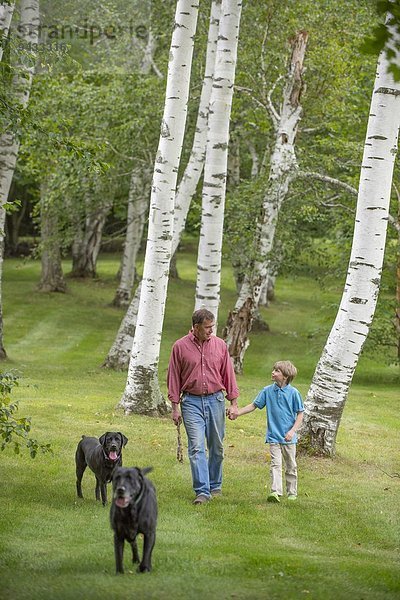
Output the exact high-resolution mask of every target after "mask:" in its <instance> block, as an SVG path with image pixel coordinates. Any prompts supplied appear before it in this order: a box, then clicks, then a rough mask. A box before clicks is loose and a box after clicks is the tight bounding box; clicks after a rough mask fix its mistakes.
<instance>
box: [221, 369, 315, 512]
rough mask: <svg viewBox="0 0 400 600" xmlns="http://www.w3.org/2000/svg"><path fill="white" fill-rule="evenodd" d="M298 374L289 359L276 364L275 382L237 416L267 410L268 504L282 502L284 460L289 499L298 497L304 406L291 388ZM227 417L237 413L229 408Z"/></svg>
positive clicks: (273, 376) (297, 394) (296, 391)
mask: <svg viewBox="0 0 400 600" xmlns="http://www.w3.org/2000/svg"><path fill="white" fill-rule="evenodd" d="M296 375H297V369H296V367H295V366H294V365H293V364H292V363H291V362H289V361H288V360H283V361H279V362H276V363H275V364H274V368H273V369H272V376H271V379H272V381H273V382H274V383H273V384H272V385H268V386H267V387H265V388H264V389H262V390H261V392H260V393H259V394H258V396H257V398H256V399H255V400H254V401H253V402H252V403H251V404H248V405H247V406H244V407H243V408H240V409H239V410H238V413H237V416H238V417H240V416H241V415H245V414H247V413H250V412H253V410H255V409H256V408H264V407H265V408H266V413H267V435H266V442H268V443H269V447H270V452H271V469H270V472H271V493H270V494H269V496H268V497H267V502H280V496H282V458H283V460H284V462H285V477H286V492H287V495H288V500H291V501H292V500H296V498H297V464H296V442H297V436H296V431H297V430H298V428H299V427H300V425H301V423H302V420H303V411H304V406H303V401H302V398H301V395H300V393H299V391H298V390H297V389H296V388H295V387H293V386H292V385H290V382H291V381H292V380H293V379H294V378H295V377H296ZM228 416H229V418H230V419H231V420H234V419H235V418H236V416H235V414H234V413H233V414H232V415H231V414H230V413H229V409H228Z"/></svg>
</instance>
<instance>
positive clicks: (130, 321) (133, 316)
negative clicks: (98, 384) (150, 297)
mask: <svg viewBox="0 0 400 600" xmlns="http://www.w3.org/2000/svg"><path fill="white" fill-rule="evenodd" d="M141 290H142V282H140V283H139V285H138V286H137V288H136V292H135V295H134V296H133V298H132V301H131V303H130V304H129V307H128V310H127V311H126V314H125V316H124V318H123V319H122V321H121V325H120V327H119V329H118V333H117V335H116V338H115V340H114V343H113V345H112V346H111V348H110V351H109V353H108V354H107V358H106V359H105V361H104V363H103V364H102V367H105V368H108V369H114V370H115V371H124V370H125V369H127V368H128V367H129V361H130V358H131V350H132V344H133V339H134V337H135V330H136V322H137V315H138V310H139V300H140V293H141Z"/></svg>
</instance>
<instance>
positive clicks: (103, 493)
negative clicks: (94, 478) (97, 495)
mask: <svg viewBox="0 0 400 600" xmlns="http://www.w3.org/2000/svg"><path fill="white" fill-rule="evenodd" d="M100 491H101V501H102V503H103V506H105V505H106V504H107V484H106V483H101V484H100Z"/></svg>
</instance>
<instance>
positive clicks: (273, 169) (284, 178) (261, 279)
mask: <svg viewBox="0 0 400 600" xmlns="http://www.w3.org/2000/svg"><path fill="white" fill-rule="evenodd" d="M307 39H308V36H307V33H306V32H304V31H302V32H300V33H298V34H297V36H296V38H295V39H294V41H293V44H292V46H293V50H292V56H291V62H290V66H289V73H288V80H287V84H286V86H285V90H284V94H283V103H282V109H281V114H280V115H278V113H277V112H276V111H275V109H274V110H273V112H272V113H271V116H272V118H273V122H274V125H275V127H276V138H275V146H274V150H273V153H272V156H271V163H270V172H269V179H268V187H267V190H266V193H265V196H264V201H263V206H262V211H261V215H260V218H259V220H258V223H257V234H256V242H255V256H256V257H257V258H256V259H255V261H254V265H253V267H252V269H251V270H250V271H249V272H248V273H247V274H246V275H245V278H244V282H243V284H242V287H241V290H240V294H239V297H238V299H237V302H236V305H235V308H234V309H233V311H232V312H231V313H230V315H229V317H228V322H227V325H226V328H225V330H224V337H225V339H226V342H227V344H228V347H229V353H230V355H231V357H232V359H233V363H234V367H235V371H236V372H241V371H242V366H243V359H244V354H245V352H246V349H247V347H248V345H249V339H248V333H249V331H250V330H251V325H252V321H253V318H254V315H255V311H256V309H257V307H258V304H259V301H260V296H261V292H262V288H263V285H264V283H265V282H266V281H267V279H268V276H269V273H268V268H269V265H268V259H267V256H268V253H269V252H270V251H271V250H272V247H273V242H274V237H275V230H276V225H277V221H278V215H279V211H280V209H281V206H282V203H283V202H284V200H285V198H286V195H287V193H288V189H289V184H290V181H291V177H292V175H293V172H294V171H295V170H296V169H297V160H296V154H295V138H296V134H297V129H298V126H299V123H300V118H301V112H302V107H301V104H300V96H301V90H302V86H303V82H302V72H303V61H304V55H305V51H306V46H307Z"/></svg>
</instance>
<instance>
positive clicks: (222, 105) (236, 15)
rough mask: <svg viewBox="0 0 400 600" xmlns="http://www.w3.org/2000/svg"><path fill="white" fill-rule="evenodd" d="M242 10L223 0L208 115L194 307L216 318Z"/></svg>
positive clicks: (237, 4) (238, 1) (234, 0)
mask: <svg viewBox="0 0 400 600" xmlns="http://www.w3.org/2000/svg"><path fill="white" fill-rule="evenodd" d="M241 10H242V2H241V0H222V6H221V17H220V22H219V33H218V43H217V53H216V60H215V72H214V80H213V85H212V90H211V98H210V110H209V116H208V137H207V146H206V162H205V166H204V180H203V196H202V216H201V230H200V240H199V248H198V259H197V283H196V301H195V308H196V309H198V308H200V307H202V306H205V307H206V308H208V309H209V310H211V312H213V314H214V315H215V319H216V320H217V315H218V307H219V302H220V279H221V255H222V235H223V222H224V208H225V191H226V175H227V161H228V144H229V123H230V114H231V108H232V98H233V85H234V81H235V71H236V59H237V47H238V38H239V26H240V16H241Z"/></svg>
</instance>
